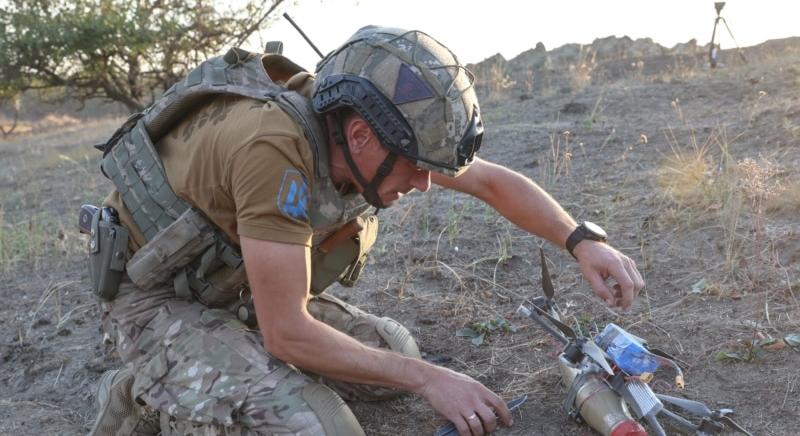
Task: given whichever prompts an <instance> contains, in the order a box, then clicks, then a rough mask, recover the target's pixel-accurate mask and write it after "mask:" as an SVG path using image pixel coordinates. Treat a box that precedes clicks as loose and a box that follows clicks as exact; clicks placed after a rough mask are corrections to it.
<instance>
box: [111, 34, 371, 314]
mask: <svg viewBox="0 0 800 436" xmlns="http://www.w3.org/2000/svg"><path fill="white" fill-rule="evenodd" d="M218 95H238V96H242V97H247V98H251V99H255V100H258V101H274V102H275V103H277V104H278V105H279V106H280V107H281V108H282V109H283V110H284V111H285V112H286V113H287V114H288V115H289V116H290V117H291V118H292V119H293V120H294V121H295V122H296V123H297V124H298V125H299V126H300V127H301V129H302V130H303V133H304V135H305V137H306V140H308V142H309V145H310V146H311V149H312V154H313V156H314V176H315V177H314V182H313V189H312V191H311V207H310V210H309V215H310V217H309V220H310V224H311V226H312V227H313V228H314V229H315V230H320V231H331V230H333V229H335V228H338V227H339V226H341V225H342V224H344V223H346V222H347V221H349V220H351V219H354V218H355V217H356V216H359V215H361V214H363V213H365V212H366V211H367V209H368V208H369V205H368V204H366V203H365V202H364V200H363V198H362V197H361V196H360V195H359V194H356V193H353V194H344V195H343V194H340V193H339V192H338V189H337V187H336V186H335V185H334V184H333V182H332V180H331V179H330V177H329V170H328V156H327V134H326V131H325V128H324V125H322V124H320V122H319V119H318V117H317V115H316V114H315V113H314V111H313V109H312V107H311V103H310V101H309V100H308V99H307V98H305V97H303V96H301V95H300V94H298V93H296V92H294V91H288V90H287V89H286V88H285V87H283V86H281V85H278V84H276V83H274V82H273V81H272V80H271V79H270V77H269V76H268V75H267V72H266V71H265V70H264V64H262V59H261V56H260V55H258V54H251V53H248V52H246V51H244V50H240V49H236V48H234V49H231V50H230V51H228V53H227V54H226V55H225V56H222V57H217V58H212V59H209V60H208V61H206V62H203V63H202V64H201V65H200V66H198V67H197V68H195V69H194V70H192V71H191V72H190V73H189V75H188V76H187V77H186V78H185V79H184V80H181V81H180V82H178V83H176V84H174V85H173V86H172V87H171V88H170V89H169V90H167V92H166V93H165V94H164V96H163V97H162V98H161V99H159V100H158V101H156V102H155V103H154V104H153V105H152V106H150V107H148V108H147V109H146V110H145V111H144V112H143V113H141V114H135V115H133V116H132V117H130V118H129V119H128V121H127V122H126V123H125V124H124V125H123V126H122V127H120V128H119V129H118V130H117V132H115V133H114V135H113V136H112V137H111V139H109V141H108V142H107V143H106V144H105V145H104V146H101V147H99V148H100V149H101V150H103V152H104V157H103V162H102V169H103V172H104V174H106V176H107V177H108V178H110V179H111V180H112V181H113V182H114V185H115V186H116V188H117V191H119V193H120V195H121V197H122V200H123V202H124V204H125V206H126V208H127V209H128V210H129V211H130V212H131V215H132V216H133V221H134V222H135V224H136V226H137V227H138V228H139V229H140V230H141V231H142V233H144V235H145V237H146V238H147V240H148V243H147V244H145V246H144V247H142V248H141V249H140V250H139V251H137V253H136V256H134V258H132V259H130V261H129V266H130V267H131V268H129V271H128V272H129V276H130V277H131V279H132V280H133V281H134V283H136V284H137V285H139V286H140V287H141V288H142V289H146V288H147V286H145V284H148V283H154V282H157V281H159V280H162V279H163V277H165V276H166V275H167V274H164V273H163V270H164V268H168V267H169V268H174V269H171V270H170V271H176V272H175V273H174V279H173V280H174V286H175V290H176V293H177V294H179V295H181V296H186V297H189V296H190V295H191V293H193V294H194V296H195V297H196V298H197V299H198V300H200V301H202V302H203V303H205V304H207V305H209V306H219V305H223V304H227V301H226V299H229V298H231V297H234V296H238V295H240V294H241V293H242V292H243V291H242V290H243V289H244V288H246V284H247V277H246V274H245V270H244V263H243V261H242V257H241V253H240V251H239V249H238V247H236V246H234V245H233V244H231V243H230V242H228V241H227V238H226V237H225V235H224V234H223V233H222V231H221V230H219V229H217V228H215V227H214V229H213V231H212V233H213V235H211V236H210V240H207V241H206V242H204V244H195V248H196V249H197V250H198V251H193V250H194V249H191V250H190V249H188V248H185V247H184V248H181V247H183V246H181V245H180V244H178V245H176V244H175V242H176V240H175V239H174V238H175V236H176V234H175V232H170V231H168V230H165V229H167V228H168V227H169V226H170V225H171V224H173V223H174V222H176V220H179V219H180V218H181V216H182V215H184V214H187V215H185V216H184V218H187V217H188V216H199V217H201V218H202V211H199V210H196V209H193V208H192V207H191V205H190V204H188V203H187V202H186V201H184V200H183V199H181V198H179V197H178V196H177V195H176V194H175V192H174V191H173V190H172V188H171V187H170V185H169V181H168V179H167V175H166V172H165V170H164V167H163V164H162V162H161V159H160V157H159V155H158V151H157V150H156V144H157V143H158V142H159V140H160V139H161V138H163V137H164V135H166V134H167V133H168V132H169V131H170V130H172V129H173V128H175V127H176V126H177V125H178V124H179V123H180V122H181V121H182V120H183V119H184V118H185V117H186V116H187V115H189V114H190V113H192V112H193V111H194V110H195V109H197V108H198V107H200V106H201V105H203V104H205V103H207V102H209V101H210V100H211V99H212V98H213V97H215V96H218ZM204 219H205V220H206V221H207V218H204ZM202 227H203V226H202V225H201V226H200V228H198V229H199V230H200V231H202ZM184 230H185V229H184ZM154 239H155V240H154ZM151 241H152V243H151ZM206 244H207V245H206ZM176 247H177V248H176ZM187 247H188V246H187ZM171 249H173V250H177V249H180V250H179V251H176V252H177V253H182V256H181V260H180V261H177V260H176V259H174V258H175V257H176V256H170V255H168V254H167V253H171V251H170V250H171ZM181 250H182V251H181ZM187 250H188V253H192V255H191V256H190V255H189V254H187ZM137 256H138V257H137ZM135 260H136V261H137V262H138V261H143V262H142V263H138V264H137V263H136V262H134V261H135ZM159 261H160V262H167V261H169V262H170V263H171V264H170V265H166V266H164V268H162V269H155V270H151V269H149V268H148V267H147V266H146V265H153V264H154V263H158V262H159ZM136 266H138V267H139V268H136ZM312 274H313V271H312ZM134 275H136V276H137V277H138V278H140V279H141V280H136V279H134ZM190 291H193V292H191V293H190Z"/></svg>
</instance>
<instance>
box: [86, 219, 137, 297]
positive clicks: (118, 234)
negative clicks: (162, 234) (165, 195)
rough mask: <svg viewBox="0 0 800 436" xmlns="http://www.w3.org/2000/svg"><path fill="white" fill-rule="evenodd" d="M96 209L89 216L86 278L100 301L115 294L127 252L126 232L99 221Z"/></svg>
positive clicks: (104, 221) (112, 223) (117, 226)
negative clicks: (89, 232)
mask: <svg viewBox="0 0 800 436" xmlns="http://www.w3.org/2000/svg"><path fill="white" fill-rule="evenodd" d="M101 215H102V213H101V212H100V211H99V210H98V211H97V212H95V214H94V216H93V217H92V226H91V237H90V239H89V277H90V278H91V280H92V290H93V291H94V293H95V294H96V295H97V296H98V297H100V298H101V299H102V300H104V301H111V300H113V299H114V297H116V296H117V292H119V284H120V281H121V280H122V274H123V273H124V272H125V255H126V254H127V250H128V229H126V228H125V227H122V226H120V225H119V224H117V223H114V222H111V221H106V220H101V219H100V218H101Z"/></svg>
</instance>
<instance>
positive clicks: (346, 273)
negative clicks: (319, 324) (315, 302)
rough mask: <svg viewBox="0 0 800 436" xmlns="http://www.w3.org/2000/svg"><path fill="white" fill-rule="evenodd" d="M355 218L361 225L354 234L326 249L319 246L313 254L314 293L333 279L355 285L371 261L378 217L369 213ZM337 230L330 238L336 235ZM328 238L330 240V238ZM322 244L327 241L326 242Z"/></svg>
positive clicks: (312, 280)
mask: <svg viewBox="0 0 800 436" xmlns="http://www.w3.org/2000/svg"><path fill="white" fill-rule="evenodd" d="M353 221H354V223H353V222H351V223H348V225H345V227H344V228H347V227H348V226H349V225H352V224H355V225H356V227H357V228H360V230H358V232H357V233H356V234H354V235H352V236H351V237H348V238H345V239H344V240H342V241H341V242H338V243H336V244H335V245H334V246H333V247H331V248H329V249H327V250H325V251H322V250H316V251H315V252H314V253H313V254H312V255H311V293H312V294H314V295H316V294H319V293H321V292H322V291H324V290H325V289H326V288H327V287H328V286H330V285H331V284H332V283H333V282H335V281H337V280H338V281H339V283H341V284H342V286H347V287H352V286H353V285H354V284H355V283H356V281H357V280H358V278H359V276H360V275H361V271H362V269H363V268H364V265H365V264H366V262H367V253H368V252H369V250H370V249H371V248H372V246H373V245H375V240H376V239H377V236H378V217H377V216H375V215H369V216H367V217H364V216H360V217H357V218H355V220H353ZM336 236H337V235H336V232H334V233H333V234H332V235H331V236H329V237H328V238H329V239H332V238H336ZM326 241H327V240H326ZM320 245H321V246H322V245H325V242H323V243H322V244H320Z"/></svg>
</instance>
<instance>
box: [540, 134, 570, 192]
mask: <svg viewBox="0 0 800 436" xmlns="http://www.w3.org/2000/svg"><path fill="white" fill-rule="evenodd" d="M571 137H572V133H571V132H570V131H569V130H565V131H564V132H562V133H560V134H558V133H555V132H553V133H551V134H550V149H549V150H547V152H546V153H545V156H544V159H542V169H541V184H542V185H543V186H544V188H545V189H546V190H550V189H552V188H553V187H554V186H555V185H556V184H557V183H558V182H559V181H561V179H562V178H563V177H566V176H569V171H570V166H571V163H572V147H571V146H570V138H571ZM562 138H563V143H562Z"/></svg>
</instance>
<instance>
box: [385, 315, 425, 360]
mask: <svg viewBox="0 0 800 436" xmlns="http://www.w3.org/2000/svg"><path fill="white" fill-rule="evenodd" d="M375 329H376V330H377V331H378V334H379V335H381V337H382V338H383V340H384V341H386V343H387V344H388V345H389V348H390V349H391V350H392V351H396V352H398V353H402V354H405V355H406V356H409V357H414V358H417V359H420V358H421V357H422V356H421V355H420V353H419V347H417V341H415V340H414V337H413V336H411V332H409V331H408V329H407V328H405V326H403V325H402V324H400V323H399V322H397V321H395V320H393V319H391V318H388V317H383V318H381V319H379V320H378V323H377V324H376V325H375Z"/></svg>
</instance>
